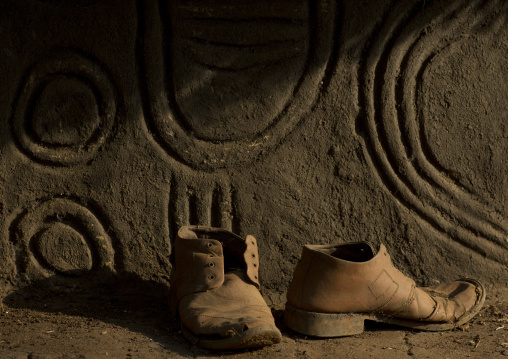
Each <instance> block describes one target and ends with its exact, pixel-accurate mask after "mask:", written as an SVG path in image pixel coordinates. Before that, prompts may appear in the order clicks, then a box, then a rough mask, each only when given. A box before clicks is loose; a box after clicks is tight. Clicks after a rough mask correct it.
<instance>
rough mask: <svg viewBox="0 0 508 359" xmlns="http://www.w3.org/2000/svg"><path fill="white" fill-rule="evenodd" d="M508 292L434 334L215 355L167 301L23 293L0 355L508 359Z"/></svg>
mask: <svg viewBox="0 0 508 359" xmlns="http://www.w3.org/2000/svg"><path fill="white" fill-rule="evenodd" d="M507 295H508V289H506V288H503V289H497V290H496V289H493V288H489V294H488V296H487V301H486V303H485V306H484V308H483V309H482V311H481V312H480V313H479V315H478V316H476V317H475V318H474V319H473V320H472V321H471V322H470V323H469V324H468V325H466V326H465V327H463V328H461V329H457V330H454V331H451V332H441V333H429V332H417V331H413V330H404V329H401V328H395V327H389V326H386V325H380V324H377V323H366V324H367V325H366V331H365V332H364V333H363V334H361V335H356V336H353V337H347V338H333V339H315V338H307V337H303V336H300V335H298V334H296V333H294V332H291V331H290V330H288V329H287V328H285V327H284V325H283V324H282V315H283V311H282V310H280V309H275V310H274V316H275V318H276V321H277V325H278V326H279V327H280V329H281V331H282V333H283V341H282V343H280V344H277V345H274V346H272V347H267V348H264V349H259V350H248V351H240V352H238V351H235V352H233V351H231V352H215V351H209V350H205V349H201V348H198V347H195V346H193V345H191V344H189V343H187V342H186V341H185V340H184V339H183V337H182V336H181V334H180V332H179V328H178V324H177V323H175V322H174V320H172V318H171V315H170V314H169V310H168V307H167V304H166V303H165V300H164V299H160V298H152V297H139V296H104V295H90V294H76V293H53V294H48V293H46V294H42V293H37V292H34V291H32V292H30V293H29V292H27V291H17V292H14V293H12V294H9V295H7V296H6V297H5V298H4V300H3V309H2V311H1V314H0V359H4V358H5V359H6V358H16V359H57V358H62V359H63V358H188V357H190V358H213V357H228V358H231V359H233V358H235V359H236V358H239V359H240V358H247V357H249V358H250V357H259V358H265V357H270V358H272V359H276V358H320V357H329V358H331V357H340V358H405V357H409V356H411V357H415V358H441V359H445V358H449V359H453V358H503V357H507V358H508V298H507Z"/></svg>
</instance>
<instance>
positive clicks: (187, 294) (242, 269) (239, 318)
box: [170, 226, 282, 349]
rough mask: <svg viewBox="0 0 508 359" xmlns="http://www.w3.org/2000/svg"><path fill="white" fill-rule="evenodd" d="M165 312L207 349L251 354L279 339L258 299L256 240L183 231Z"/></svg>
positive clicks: (191, 229) (177, 242)
mask: <svg viewBox="0 0 508 359" xmlns="http://www.w3.org/2000/svg"><path fill="white" fill-rule="evenodd" d="M174 254H175V265H174V267H173V271H172V273H171V288H170V307H171V309H172V311H173V313H174V314H175V315H176V316H178V317H179V319H180V323H181V326H182V332H183V335H184V337H185V338H186V339H187V340H188V341H190V342H191V343H192V344H196V345H199V346H201V347H204V348H209V349H239V348H256V347H264V346H267V345H271V344H275V343H279V342H280V341H281V339H282V336H281V333H280V331H279V330H278V329H277V327H276V326H275V322H274V319H273V316H272V313H271V311H270V309H269V308H268V306H267V305H266V303H265V301H264V299H263V297H262V296H261V294H260V293H259V280H258V269H259V260H258V248H257V245H256V239H255V238H254V237H252V236H247V238H246V239H242V238H240V237H238V236H237V235H235V234H233V233H231V232H229V231H226V230H223V229H219V228H210V227H202V226H188V227H182V228H181V229H180V230H179V232H178V235H177V238H176V240H175V247H174Z"/></svg>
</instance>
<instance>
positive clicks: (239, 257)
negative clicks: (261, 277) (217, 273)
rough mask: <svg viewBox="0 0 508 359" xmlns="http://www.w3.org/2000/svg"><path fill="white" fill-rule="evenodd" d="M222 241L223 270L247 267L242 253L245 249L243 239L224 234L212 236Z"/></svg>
mask: <svg viewBox="0 0 508 359" xmlns="http://www.w3.org/2000/svg"><path fill="white" fill-rule="evenodd" d="M214 239H216V240H218V241H220V242H221V243H222V253H223V255H224V272H229V271H232V270H237V269H247V264H246V263H245V259H244V256H243V254H244V253H245V250H246V249H247V245H246V244H245V242H244V241H242V240H240V239H238V238H234V237H229V238H228V237H227V236H224V237H223V238H214Z"/></svg>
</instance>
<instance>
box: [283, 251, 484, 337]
mask: <svg viewBox="0 0 508 359" xmlns="http://www.w3.org/2000/svg"><path fill="white" fill-rule="evenodd" d="M484 301H485V289H484V287H483V286H482V285H481V284H480V283H478V282H477V281H475V280H473V279H461V280H458V281H455V282H449V283H443V284H440V285H437V286H433V287H424V288H417V287H416V285H415V282H414V281H413V280H412V279H410V278H408V277H406V276H405V275H404V274H402V273H401V272H400V271H399V270H397V269H396V268H395V267H394V266H393V264H392V261H391V259H390V255H389V254H388V253H387V251H386V248H385V246H384V245H382V244H381V245H380V248H379V250H378V252H377V254H375V251H374V250H373V248H372V247H371V246H370V245H369V244H368V243H367V242H358V243H349V244H342V245H308V246H305V247H304V248H303V252H302V257H301V259H300V261H299V262H298V264H297V266H296V268H295V272H294V276H293V280H292V282H291V285H290V287H289V290H288V293H287V304H286V311H285V315H284V321H285V323H286V325H287V326H288V327H289V328H291V329H293V330H295V331H297V332H299V333H302V334H306V335H312V336H318V337H335V336H347V335H354V334H359V333H361V332H363V330H364V329H363V328H364V321H365V320H374V321H378V322H384V323H390V324H396V325H400V326H404V327H409V328H416V329H420V330H429V331H441V330H448V329H453V328H456V327H458V326H460V325H462V324H464V323H466V322H467V321H469V320H470V319H471V318H472V317H473V316H474V315H475V314H476V313H478V311H479V310H480V308H481V307H482V305H483V303H484Z"/></svg>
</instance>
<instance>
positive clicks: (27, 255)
mask: <svg viewBox="0 0 508 359" xmlns="http://www.w3.org/2000/svg"><path fill="white" fill-rule="evenodd" d="M11 231H12V236H13V240H14V242H15V245H16V246H17V253H18V264H19V265H20V268H19V269H20V271H21V272H24V273H27V274H29V275H39V276H43V277H48V276H50V275H52V274H54V273H56V274H59V275H62V276H79V275H84V274H86V273H90V272H92V271H96V272H100V271H108V272H112V271H114V250H113V246H112V243H111V238H110V237H109V236H108V234H107V233H106V231H105V230H104V227H103V225H102V224H101V222H100V221H99V219H98V218H97V217H96V216H95V215H94V214H93V213H92V212H91V211H90V210H89V209H87V208H86V207H83V206H82V205H80V204H78V203H76V202H74V201H73V200H71V199H67V198H55V199H50V200H46V201H44V202H42V203H40V204H38V205H37V206H35V207H33V208H30V209H29V210H28V211H26V212H25V213H23V214H22V215H21V216H20V217H19V218H18V219H17V220H16V221H15V222H14V224H13V225H12V226H11Z"/></svg>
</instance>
